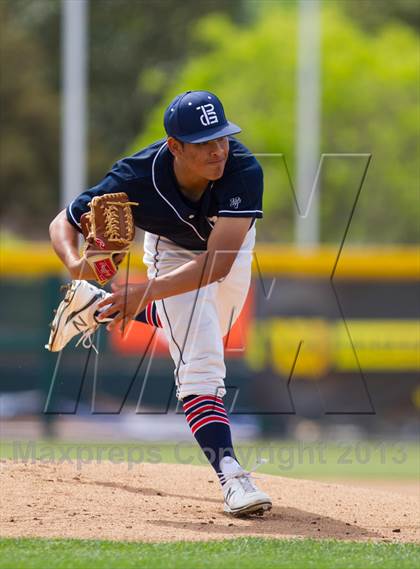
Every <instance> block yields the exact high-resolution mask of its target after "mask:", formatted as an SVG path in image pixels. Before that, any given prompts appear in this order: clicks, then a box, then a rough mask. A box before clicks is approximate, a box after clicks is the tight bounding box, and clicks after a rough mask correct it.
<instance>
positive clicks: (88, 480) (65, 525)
mask: <svg viewBox="0 0 420 569" xmlns="http://www.w3.org/2000/svg"><path fill="white" fill-rule="evenodd" d="M258 478H259V480H258V485H259V486H260V487H261V489H263V490H265V491H267V492H268V493H269V494H270V495H271V497H272V498H273V510H272V512H271V513H270V514H268V515H266V516H264V517H263V518H248V519H237V518H232V517H229V516H227V515H226V514H224V513H223V503H222V495H221V491H220V488H219V484H218V481H217V479H216V477H215V475H214V474H213V472H212V471H211V470H210V468H207V467H200V466H190V465H179V464H146V463H145V464H140V465H135V466H134V467H133V468H132V469H131V470H129V469H128V468H127V465H124V464H112V463H110V462H109V463H101V464H87V465H84V466H83V467H82V468H81V469H80V470H78V469H77V468H76V466H75V465H74V464H43V463H39V462H37V463H30V462H28V463H23V462H22V463H17V462H13V461H10V460H4V461H2V462H1V465H0V505H1V519H0V524H1V525H0V535H1V536H2V537H45V538H51V537H60V538H80V539H110V540H130V541H132V540H134V541H179V540H210V539H225V538H230V537H231V538H234V537H244V536H257V537H275V538H292V537H294V538H295V537H302V538H303V537H312V538H335V539H343V540H358V541H365V540H374V541H393V542H418V541H420V539H419V538H420V531H419V526H420V523H419V522H420V516H419V511H420V509H419V505H420V499H419V498H420V496H419V494H418V493H416V494H413V495H408V494H404V493H401V494H399V493H397V492H394V491H389V490H372V489H371V488H363V487H357V486H351V485H348V484H346V485H343V484H333V483H325V482H318V481H316V482H315V481H311V480H296V479H291V478H283V477H279V476H269V475H265V474H260V475H258Z"/></svg>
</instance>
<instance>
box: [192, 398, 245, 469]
mask: <svg viewBox="0 0 420 569" xmlns="http://www.w3.org/2000/svg"><path fill="white" fill-rule="evenodd" d="M182 404H183V408H184V413H185V416H186V418H187V421H188V424H189V426H190V429H191V432H192V434H193V435H194V437H195V439H196V441H197V442H198V444H199V445H200V447H201V448H202V450H203V452H204V454H205V455H206V457H207V460H208V461H209V462H210V464H211V465H212V467H213V468H214V470H215V471H216V474H217V475H218V477H219V479H220V475H221V474H222V472H221V470H220V461H221V460H222V458H223V457H225V456H231V457H232V458H235V459H236V457H235V452H234V450H233V444H232V435H231V432H230V424H229V419H228V416H227V413H226V409H225V406H224V404H223V400H222V398H221V397H216V396H214V395H189V396H188V397H185V399H183V401H182Z"/></svg>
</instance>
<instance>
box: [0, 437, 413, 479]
mask: <svg viewBox="0 0 420 569" xmlns="http://www.w3.org/2000/svg"><path fill="white" fill-rule="evenodd" d="M28 445H29V446H28ZM31 445H32V446H31ZM235 448H236V452H237V454H238V458H239V460H240V462H241V463H242V464H243V466H244V467H245V468H250V467H251V466H253V464H254V463H255V462H256V461H257V460H258V459H259V458H260V457H266V458H268V460H269V461H268V463H267V464H265V465H263V466H262V467H261V468H260V472H265V473H267V474H274V475H281V476H289V477H293V478H321V479H322V478H333V477H335V478H340V477H342V478H360V479H366V478H378V479H379V478H380V479H389V480H392V479H399V480H404V479H405V480H416V479H418V477H419V472H420V452H419V448H420V447H419V445H418V444H416V443H405V442H380V441H368V440H365V441H364V440H362V441H349V442H343V443H335V442H334V443H326V442H322V441H321V442H317V443H302V442H298V441H271V442H267V441H260V442H258V441H257V442H254V443H248V444H244V443H240V444H238V445H236V447H235ZM25 456H26V458H27V460H31V459H32V458H37V459H40V460H44V461H46V462H48V461H50V462H56V463H60V461H62V462H63V461H67V460H68V459H71V460H72V461H74V463H75V464H76V466H78V467H79V468H83V464H88V463H98V462H101V461H104V460H111V461H113V462H119V463H126V464H127V467H128V468H129V467H132V466H134V465H135V464H138V463H141V462H152V463H159V462H164V463H183V464H197V465H207V464H208V463H207V460H206V458H205V457H204V455H203V453H202V451H201V450H200V448H199V447H198V446H197V445H196V444H194V443H191V444H189V443H188V444H187V443H178V444H176V443H173V444H169V443H167V442H163V443H158V442H157V443H141V442H139V443H133V442H127V443H123V442H121V443H119V442H115V443H114V442H107V443H104V442H68V441H54V440H53V441H51V440H44V441H42V440H40V441H32V442H31V443H29V442H28V441H15V442H13V441H2V442H1V444H0V457H1V458H9V459H15V460H19V461H21V460H22V459H23V458H24V457H25Z"/></svg>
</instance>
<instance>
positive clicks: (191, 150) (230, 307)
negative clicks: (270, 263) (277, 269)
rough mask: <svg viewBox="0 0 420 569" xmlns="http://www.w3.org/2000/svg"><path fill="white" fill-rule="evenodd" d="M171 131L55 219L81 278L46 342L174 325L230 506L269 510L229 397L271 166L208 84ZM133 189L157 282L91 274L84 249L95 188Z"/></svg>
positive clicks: (180, 381)
mask: <svg viewBox="0 0 420 569" xmlns="http://www.w3.org/2000/svg"><path fill="white" fill-rule="evenodd" d="M164 126H165V130H166V134H167V137H166V138H165V139H162V140H159V141H158V142H155V143H153V144H151V145H150V146H148V147H147V148H144V149H142V150H140V151H139V152H137V153H136V154H134V155H133V156H130V157H128V158H124V159H122V160H120V161H119V162H117V163H116V164H115V165H114V166H113V167H112V169H111V171H110V172H109V173H108V174H107V175H106V176H105V178H104V179H103V180H102V181H101V182H100V183H99V184H98V185H97V186H95V187H93V188H90V189H89V190H87V191H85V192H83V193H82V194H81V195H79V196H78V197H77V198H76V199H75V200H73V201H72V202H71V203H70V204H69V205H68V207H67V208H66V209H65V210H63V211H61V212H60V213H59V214H58V215H57V217H56V218H55V219H54V220H53V221H52V223H51V225H50V235H51V241H52V245H53V247H54V250H55V251H56V253H57V254H58V256H59V257H60V259H61V260H62V262H63V263H64V265H65V266H66V267H67V269H68V271H69V272H70V275H71V276H72V278H73V279H77V280H73V281H72V283H71V285H70V286H69V289H68V291H67V294H66V296H65V298H64V300H63V301H62V302H61V304H60V306H59V308H58V310H57V313H56V316H55V318H54V320H53V322H52V330H51V335H50V339H49V343H48V345H47V348H48V349H50V350H52V351H59V350H61V349H62V348H63V347H64V346H65V345H66V344H67V343H68V342H69V341H70V339H71V338H73V337H74V336H76V335H77V334H80V339H79V342H82V343H83V345H84V346H85V347H89V346H90V345H91V344H92V334H93V332H94V331H95V330H96V329H97V328H98V326H99V325H100V324H101V323H103V322H105V323H107V324H106V325H107V329H108V330H110V329H112V328H115V327H121V326H122V325H124V324H126V322H127V321H128V320H129V319H132V318H136V319H137V320H141V321H143V322H147V323H149V324H151V325H154V326H160V327H162V328H163V332H164V334H165V336H166V338H167V341H168V344H169V350H170V354H171V357H172V359H173V361H174V364H175V372H174V376H175V383H176V395H177V397H178V399H179V400H181V401H182V405H183V410H184V412H185V416H186V419H187V422H188V424H189V426H190V428H191V431H192V434H193V435H194V437H195V439H196V440H197V442H198V444H199V445H200V447H201V448H202V449H203V451H204V453H205V455H206V456H207V458H208V460H209V462H210V464H211V465H212V467H213V468H214V470H215V471H216V473H217V475H218V477H219V479H220V482H221V485H222V489H223V494H224V510H225V512H228V513H230V514H233V515H244V514H263V513H264V512H266V511H268V510H270V509H271V506H272V503H271V499H270V498H269V496H268V495H267V494H266V493H264V492H262V491H261V490H259V489H258V488H257V487H256V485H255V483H254V480H253V479H252V477H251V473H250V471H245V470H244V469H243V468H242V467H241V466H240V464H239V462H238V460H237V457H236V456H235V452H234V449H233V444H232V438H231V431H230V426H229V418H228V415H227V413H226V410H225V407H224V404H223V397H224V395H225V394H226V390H225V386H224V378H225V373H226V370H225V364H224V350H223V337H224V336H225V335H226V334H227V333H228V331H229V329H230V327H231V326H232V325H233V323H234V322H235V320H236V319H237V317H238V316H239V314H240V312H241V310H242V307H243V304H244V302H245V299H246V296H247V293H248V289H249V285H250V279H251V260H252V251H253V247H254V243H255V224H256V219H257V218H261V217H262V213H263V212H262V194H263V173H262V169H261V167H260V165H259V164H258V162H257V160H256V158H255V157H254V156H253V155H252V154H251V152H250V151H249V150H248V149H247V148H246V147H245V146H244V145H243V144H241V143H240V142H239V141H238V140H236V139H235V138H234V137H233V136H232V135H234V134H236V133H239V132H240V131H241V129H240V128H239V127H238V126H237V125H235V124H233V123H231V122H229V121H228V120H227V119H226V117H225V113H224V109H223V106H222V103H221V101H220V100H219V99H218V97H217V96H216V95H214V94H213V93H210V92H207V91H187V92H186V93H183V94H181V95H178V96H177V97H176V98H175V99H174V100H173V101H172V102H171V104H170V105H169V106H168V107H167V109H166V111H165V114H164ZM113 192H125V193H126V194H127V196H128V198H129V200H130V202H135V203H138V205H133V206H131V209H132V214H133V218H134V224H135V225H136V226H137V227H140V228H142V229H143V230H144V231H145V235H144V257H143V261H144V263H145V265H146V266H147V276H148V281H147V282H146V283H142V284H127V285H114V284H113V285H112V290H113V292H112V293H107V292H105V291H104V290H103V289H100V288H98V287H96V286H94V285H92V284H90V283H88V282H87V281H88V280H93V279H94V274H93V272H92V269H91V267H90V266H89V265H88V264H87V263H85V262H84V260H83V259H81V258H80V256H79V251H78V233H79V232H80V231H81V225H80V218H81V216H82V215H83V214H84V213H86V212H87V211H88V209H89V206H88V204H89V202H90V201H91V200H92V198H93V197H95V196H101V195H104V194H106V193H113Z"/></svg>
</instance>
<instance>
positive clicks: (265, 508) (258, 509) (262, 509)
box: [225, 502, 273, 518]
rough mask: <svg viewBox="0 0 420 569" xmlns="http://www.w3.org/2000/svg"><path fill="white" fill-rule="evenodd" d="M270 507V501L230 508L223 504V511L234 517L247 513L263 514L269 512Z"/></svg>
mask: <svg viewBox="0 0 420 569" xmlns="http://www.w3.org/2000/svg"><path fill="white" fill-rule="evenodd" d="M272 507H273V504H272V503H271V502H260V503H259V504H250V505H249V506H244V507H243V508H238V509H236V510H232V509H231V508H229V506H227V505H226V504H225V513H226V514H230V515H231V516H234V517H236V518H239V517H241V516H249V515H255V516H263V515H264V514H265V513H267V512H269V511H270V510H271V508H272Z"/></svg>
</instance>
